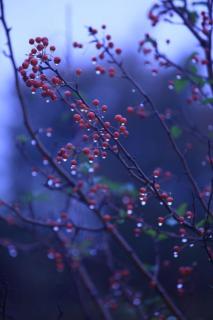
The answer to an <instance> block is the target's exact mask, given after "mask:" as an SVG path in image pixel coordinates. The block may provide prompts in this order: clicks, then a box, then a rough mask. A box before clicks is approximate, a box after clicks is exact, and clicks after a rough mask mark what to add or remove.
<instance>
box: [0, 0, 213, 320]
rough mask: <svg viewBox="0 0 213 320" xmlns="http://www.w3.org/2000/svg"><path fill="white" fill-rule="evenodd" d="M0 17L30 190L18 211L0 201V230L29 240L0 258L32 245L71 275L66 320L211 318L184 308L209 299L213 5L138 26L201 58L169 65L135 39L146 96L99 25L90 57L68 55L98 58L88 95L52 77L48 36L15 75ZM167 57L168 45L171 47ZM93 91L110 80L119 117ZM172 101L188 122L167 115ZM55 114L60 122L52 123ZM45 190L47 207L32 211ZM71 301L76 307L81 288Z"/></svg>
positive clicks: (104, 96) (63, 74) (164, 13)
mask: <svg viewBox="0 0 213 320" xmlns="http://www.w3.org/2000/svg"><path fill="white" fill-rule="evenodd" d="M0 4H1V22H2V26H3V28H4V31H5V36H6V39H7V45H8V53H7V54H6V57H7V58H9V59H10V61H11V64H12V67H13V71H14V77H15V87H16V94H17V97H18V100H19V105H20V108H21V112H22V116H23V126H24V127H25V130H26V134H21V135H19V136H18V138H17V146H18V149H19V152H20V154H21V156H22V157H23V159H24V160H23V161H25V163H26V167H27V168H28V167H31V172H30V173H29V170H28V169H27V174H29V175H31V176H32V179H31V178H30V177H29V176H28V178H26V180H25V179H24V181H22V183H23V189H25V190H26V191H27V190H28V191H29V190H31V192H30V193H27V194H25V197H24V198H23V197H22V196H21V194H19V191H18V190H17V192H15V193H16V196H17V198H16V199H12V200H11V199H9V200H6V199H2V200H1V208H0V209H1V215H0V218H1V220H2V223H5V222H6V223H7V225H8V228H13V230H14V228H15V229H17V230H27V232H29V234H30V239H31V243H30V244H29V243H27V244H26V243H20V241H16V239H14V237H11V238H9V237H8V236H7V237H5V238H4V237H2V238H1V245H2V246H3V247H6V248H7V249H8V252H9V255H10V256H11V257H16V256H17V254H18V253H19V252H21V251H27V252H29V253H31V254H33V252H34V250H35V248H37V246H38V245H39V246H40V247H41V248H43V250H44V251H45V255H46V257H47V258H49V259H51V260H52V261H53V263H54V266H55V268H56V270H57V272H60V273H63V272H65V271H66V270H69V271H70V274H71V276H72V277H73V278H76V279H78V280H77V281H80V286H81V288H80V292H81V290H84V296H83V299H81V298H80V299H79V300H80V303H81V307H79V309H80V311H81V308H82V310H84V315H82V314H81V315H79V314H78V316H76V315H75V318H76V317H78V318H79V319H153V320H154V319H161V320H163V319H168V320H173V319H204V318H205V319H207V318H208V319H211V317H212V312H211V310H209V311H208V310H199V311H200V312H199V314H198V313H197V311H198V309H197V308H196V306H193V302H195V301H197V300H198V299H199V294H197V296H196V298H194V296H193V294H192V292H193V291H196V292H200V291H202V290H206V292H207V295H204V296H205V297H206V296H208V298H210V297H211V294H212V292H211V290H209V287H208V286H209V285H210V286H211V283H208V282H209V281H212V279H211V277H208V272H209V275H210V273H211V271H212V269H211V268H212V263H213V251H212V250H213V248H212V236H213V229H212V223H213V220H212V216H213V213H212V197H213V190H212V187H213V186H212V177H211V174H212V168H213V161H212V142H211V135H212V123H211V121H209V119H210V116H211V113H212V103H213V97H212V92H213V77H212V21H213V20H212V7H213V1H212V0H206V1H187V0H179V1H172V0H159V1H157V2H156V3H155V4H153V5H152V7H151V8H150V10H149V12H148V19H149V20H150V22H151V24H152V26H153V27H157V26H158V24H159V23H161V22H162V23H167V24H168V27H169V26H170V24H177V25H180V26H179V28H182V29H183V32H184V29H187V30H188V31H190V32H191V33H192V36H193V37H194V38H195V40H196V42H197V46H196V48H192V53H191V55H190V56H189V57H187V59H185V61H184V62H183V63H182V64H180V65H179V64H177V63H176V62H175V61H172V60H171V59H170V58H169V57H168V56H167V55H166V54H165V53H163V52H161V51H160V48H159V44H158V41H157V40H156V39H154V38H153V37H152V35H151V34H145V35H144V36H143V38H142V39H139V42H138V55H139V58H140V60H139V61H140V63H141V64H143V65H144V67H147V68H148V70H149V72H150V73H151V75H152V80H151V86H150V87H148V88H147V84H146V82H147V81H149V82H150V77H149V80H147V79H146V78H141V76H140V74H139V72H138V70H137V68H138V67H137V65H136V64H134V61H131V59H130V63H127V64H126V62H125V58H124V54H123V50H122V49H121V48H120V47H118V46H117V45H116V43H114V41H113V36H112V35H111V34H109V33H108V29H107V26H106V25H102V26H101V27H100V30H98V29H95V28H94V27H93V26H90V27H88V28H87V31H88V37H89V40H88V43H87V44H82V43H79V42H78V41H75V42H74V43H73V47H74V48H75V49H76V50H83V49H84V47H85V46H95V49H96V52H97V54H96V55H95V56H92V57H91V62H92V66H93V70H92V73H93V75H91V78H90V79H86V80H85V82H84V76H85V77H86V75H85V73H86V72H85V70H84V69H83V68H80V67H78V68H76V69H75V70H73V69H72V70H71V71H70V72H69V70H64V69H63V68H62V67H61V63H62V62H63V57H61V56H59V55H58V54H57V48H56V46H55V45H54V44H52V43H50V41H49V39H48V37H46V36H37V37H35V38H31V39H29V52H28V53H27V57H26V58H25V59H24V61H23V63H22V64H21V66H19V67H18V66H17V65H16V62H15V56H14V51H13V47H12V40H11V36H10V31H11V29H10V28H9V26H8V24H7V21H6V18H5V12H4V3H3V1H2V0H1V1H0ZM172 40H173V39H172ZM166 43H167V45H168V46H170V45H175V39H174V44H173V41H172V43H171V44H170V39H166ZM24 54H25V53H24V52H23V57H24ZM137 64H138V62H137ZM162 73H165V74H166V76H165V78H163V79H164V82H165V83H164V86H162V88H161V89H162V91H161V92H160V96H161V97H162V96H163V97H165V101H166V104H165V105H163V106H161V107H160V108H159V102H158V99H156V97H155V96H152V95H153V92H155V90H154V88H151V87H152V86H153V87H154V86H155V84H156V82H155V81H156V80H155V78H154V77H156V76H157V75H158V74H162ZM134 74H135V76H134ZM168 75H169V78H168ZM94 77H95V78H97V77H98V84H97V85H100V83H101V82H102V81H103V84H104V83H105V82H104V81H106V79H110V84H108V86H112V87H113V89H114V88H115V91H116V94H117V95H119V96H123V97H124V98H123V100H122V108H117V109H116V108H112V107H111V106H110V105H109V104H108V103H107V102H106V101H109V95H110V93H111V91H110V90H109V89H108V86H107V89H108V92H107V91H106V88H105V87H104V85H102V87H101V89H102V92H99V91H97V90H96V92H95V95H94V96H93V93H92V94H91V92H90V89H91V82H92V81H95V80H94ZM166 77H167V78H166ZM107 81H108V80H107ZM108 82H109V81H108ZM123 82H125V84H124V85H123V84H121V83H123ZM23 83H24V84H25V85H26V87H27V89H28V91H30V92H31V93H32V94H33V95H34V96H33V99H32V98H29V95H28V93H27V92H26V89H25V88H22V85H23ZM82 87H83V90H82ZM146 88H147V89H146ZM150 88H151V89H150ZM24 90H25V91H24ZM126 90H128V92H129V94H128V95H127V93H126V92H125V91H126ZM91 91H92V92H93V90H91ZM23 92H24V93H23ZM130 92H131V94H130ZM147 92H148V93H147ZM175 99H179V101H180V102H179V103H181V104H184V108H177V107H176V102H175ZM28 101H29V103H28ZM33 101H34V102H33ZM35 101H36V102H35ZM46 103H48V105H47V104H46ZM167 104H169V105H170V107H169V108H168V107H167ZM49 105H50V106H49ZM54 105H55V109H54ZM47 106H48V107H47ZM47 108H49V109H47ZM187 108H188V109H187ZM45 109H47V110H48V112H47V111H45ZM118 109H119V110H120V111H119V112H116V111H115V110H118ZM185 109H186V110H185ZM187 110H190V111H188V112H187ZM193 112H194V113H195V114H198V117H200V113H205V114H208V115H209V118H208V119H207V120H206V119H205V125H202V126H200V127H199V126H196V125H194V123H193V120H194V116H193ZM53 113H54V117H53ZM61 113H63V114H65V117H66V121H64V122H62V123H59V122H60V119H61V118H60V117H61ZM190 114H192V116H191V117H190ZM144 127H145V128H146V130H144ZM147 128H148V129H147ZM147 133H149V135H147V136H145V137H144V134H145V135H146V134H147ZM131 136H133V139H132V140H131ZM155 140H156V141H155ZM128 141H130V143H129V142H128ZM147 141H148V142H147ZM133 144H134V145H136V148H132V145H133ZM153 145H154V146H155V148H154V150H153V149H152V146H153ZM157 145H158V146H159V145H160V146H159V147H158V148H159V149H157ZM137 149H140V151H141V154H142V158H141V157H140V156H139V157H138V158H137V152H135V150H137ZM150 151H151V152H150ZM149 153H150V154H151V155H149ZM153 159H154V160H153ZM167 160H168V161H167ZM147 161H148V162H150V163H151V165H149V164H148V163H147ZM171 162H172V165H171ZM153 163H154V164H155V165H154V166H153ZM113 166H114V168H115V169H113ZM171 168H172V170H171ZM22 170H25V167H24V168H22ZM117 171H119V172H120V173H118V172H117ZM19 179H20V180H22V177H19ZM41 190H42V192H44V190H45V194H50V195H51V196H50V198H48V199H51V200H47V201H39V200H42V199H40V197H42V193H41ZM39 192H40V193H39ZM23 232H24V231H23ZM199 273H200V274H201V273H202V277H203V281H200V280H199V277H198V274H199ZM203 286H205V288H206V289H203ZM2 287H3V289H4V290H3V298H2V301H3V303H2V310H1V313H2V317H3V319H7V317H8V319H9V315H8V314H9V310H7V308H6V305H7V296H8V287H7V285H6V284H5V283H4V282H3V284H2ZM82 288H83V289H82ZM75 290H76V294H77V293H78V294H79V286H77V287H76V288H75ZM79 296H80V297H81V293H80V294H79ZM85 297H88V299H90V300H89V301H90V302H89V307H88V303H87V302H86V301H85V300H86V298H85ZM200 297H203V295H202V294H201V295H200ZM189 305H190V307H189ZM208 306H209V307H210V306H211V305H210V304H209V305H208ZM72 308H74V307H73V306H72ZM80 311H79V312H80ZM58 313H59V314H58V319H63V316H66V315H65V314H64V311H63V308H61V306H59V307H58ZM13 316H14V319H16V317H15V315H13ZM26 316H27V317H28V318H29V314H28V315H26ZM67 316H68V315H67ZM17 319H18V318H17Z"/></svg>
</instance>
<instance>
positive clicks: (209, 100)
mask: <svg viewBox="0 0 213 320" xmlns="http://www.w3.org/2000/svg"><path fill="white" fill-rule="evenodd" d="M202 103H203V104H213V98H206V99H204V100H202Z"/></svg>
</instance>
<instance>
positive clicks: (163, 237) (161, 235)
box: [158, 233, 168, 241]
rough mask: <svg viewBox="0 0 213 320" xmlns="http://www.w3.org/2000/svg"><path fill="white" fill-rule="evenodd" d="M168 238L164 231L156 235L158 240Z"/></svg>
mask: <svg viewBox="0 0 213 320" xmlns="http://www.w3.org/2000/svg"><path fill="white" fill-rule="evenodd" d="M166 239H168V236H167V235H166V234H164V233H161V234H159V236H158V240H160V241H162V240H166Z"/></svg>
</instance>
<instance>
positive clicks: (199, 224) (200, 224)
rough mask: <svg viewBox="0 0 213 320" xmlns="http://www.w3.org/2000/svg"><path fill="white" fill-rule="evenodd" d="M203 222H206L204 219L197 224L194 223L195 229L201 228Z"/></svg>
mask: <svg viewBox="0 0 213 320" xmlns="http://www.w3.org/2000/svg"><path fill="white" fill-rule="evenodd" d="M205 221H206V219H202V220H200V221H199V222H198V223H196V227H197V228H200V227H203V226H204V224H205Z"/></svg>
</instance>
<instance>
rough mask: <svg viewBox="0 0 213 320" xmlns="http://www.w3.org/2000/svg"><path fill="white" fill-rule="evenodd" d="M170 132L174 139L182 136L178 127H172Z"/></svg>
mask: <svg viewBox="0 0 213 320" xmlns="http://www.w3.org/2000/svg"><path fill="white" fill-rule="evenodd" d="M170 132H171V135H172V138H174V139H178V138H179V137H180V136H181V134H182V130H181V128H180V127H178V126H172V127H171V130H170Z"/></svg>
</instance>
